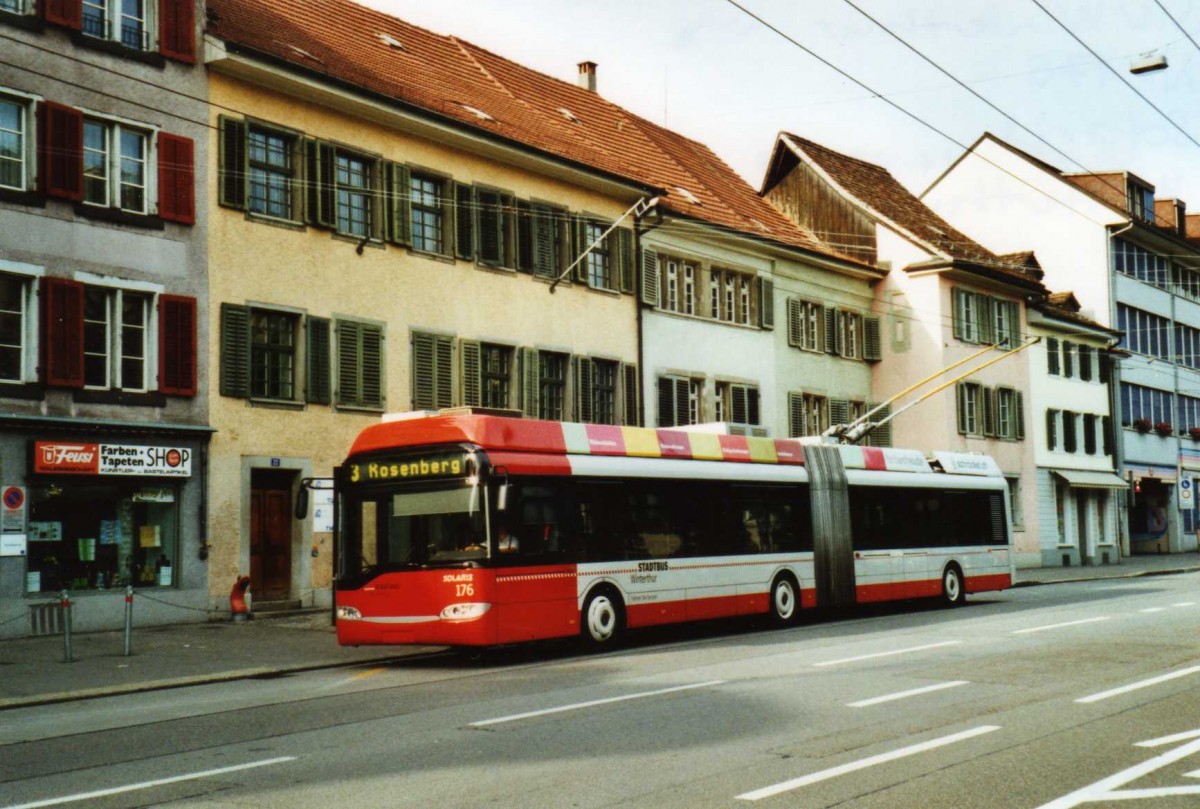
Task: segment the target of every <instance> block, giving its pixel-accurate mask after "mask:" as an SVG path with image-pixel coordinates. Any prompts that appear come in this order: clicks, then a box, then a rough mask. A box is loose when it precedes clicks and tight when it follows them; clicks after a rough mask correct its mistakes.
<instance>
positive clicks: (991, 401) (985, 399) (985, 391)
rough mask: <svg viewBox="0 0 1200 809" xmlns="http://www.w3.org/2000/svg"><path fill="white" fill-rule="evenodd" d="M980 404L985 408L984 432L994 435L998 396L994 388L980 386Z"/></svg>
mask: <svg viewBox="0 0 1200 809" xmlns="http://www.w3.org/2000/svg"><path fill="white" fill-rule="evenodd" d="M978 391H979V400H980V401H979V404H980V405H981V409H982V410H983V431H982V432H983V434H984V435H988V436H994V435H995V434H996V396H997V393H996V391H995V390H994V389H993V388H985V387H983V386H980V387H979V388H978Z"/></svg>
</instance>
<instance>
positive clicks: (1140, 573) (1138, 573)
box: [1012, 565, 1200, 587]
mask: <svg viewBox="0 0 1200 809" xmlns="http://www.w3.org/2000/svg"><path fill="white" fill-rule="evenodd" d="M1196 571H1200V565H1198V566H1191V567H1178V568H1169V569H1165V570H1134V571H1131V572H1129V573H1120V574H1117V575H1115V576H1112V575H1096V576H1076V577H1073V578H1066V579H1044V580H1043V579H1033V580H1030V581H1016V582H1013V584H1012V586H1013V587H1038V586H1040V585H1043V584H1071V583H1072V582H1080V581H1107V580H1110V579H1141V578H1146V577H1148V576H1174V575H1178V574H1180V573H1195V572H1196Z"/></svg>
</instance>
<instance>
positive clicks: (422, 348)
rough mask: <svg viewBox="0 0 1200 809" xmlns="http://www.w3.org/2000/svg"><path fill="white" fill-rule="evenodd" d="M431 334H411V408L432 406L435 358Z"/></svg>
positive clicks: (424, 408)
mask: <svg viewBox="0 0 1200 809" xmlns="http://www.w3.org/2000/svg"><path fill="white" fill-rule="evenodd" d="M435 339H436V338H434V336H433V335H432V334H414V335H413V336H412V375H413V393H412V407H413V410H431V409H433V407H434V400H435V396H436V394H435V384H434V376H435V374H436V372H437V367H436V364H437V360H436V358H435V357H436V354H435V351H434V340H435Z"/></svg>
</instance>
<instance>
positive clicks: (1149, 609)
mask: <svg viewBox="0 0 1200 809" xmlns="http://www.w3.org/2000/svg"><path fill="white" fill-rule="evenodd" d="M1166 609H1167V608H1166V607H1146V609H1144V610H1138V612H1166Z"/></svg>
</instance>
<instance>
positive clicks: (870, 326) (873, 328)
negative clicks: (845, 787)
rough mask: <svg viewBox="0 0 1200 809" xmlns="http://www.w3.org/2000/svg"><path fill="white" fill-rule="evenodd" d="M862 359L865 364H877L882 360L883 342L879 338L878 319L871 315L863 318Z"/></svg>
mask: <svg viewBox="0 0 1200 809" xmlns="http://www.w3.org/2000/svg"><path fill="white" fill-rule="evenodd" d="M863 359H864V360H866V361H867V362H878V361H879V360H881V359H883V340H882V338H881V336H880V329H879V318H877V317H875V316H873V315H866V316H864V317H863Z"/></svg>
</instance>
